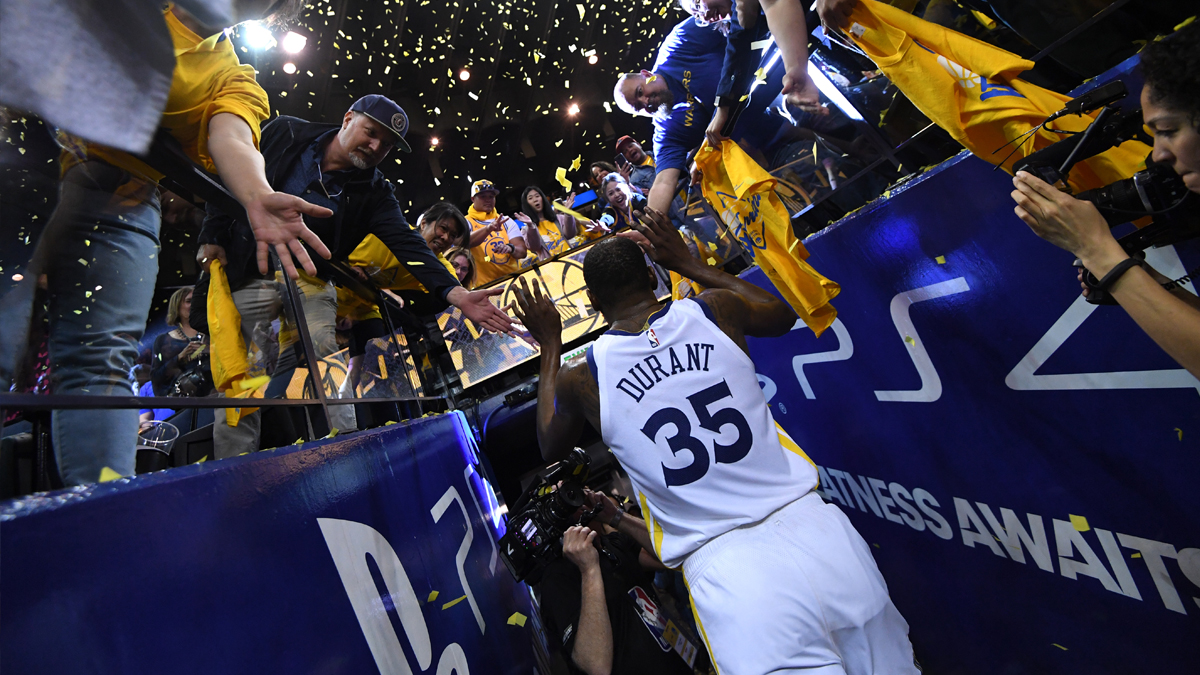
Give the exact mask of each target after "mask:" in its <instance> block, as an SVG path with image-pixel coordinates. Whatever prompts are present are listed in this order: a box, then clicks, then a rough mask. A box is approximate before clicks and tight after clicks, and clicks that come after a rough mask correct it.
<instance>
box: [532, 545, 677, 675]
mask: <svg viewBox="0 0 1200 675" xmlns="http://www.w3.org/2000/svg"><path fill="white" fill-rule="evenodd" d="M598 541H602V542H603V544H604V546H605V548H606V549H607V550H608V551H610V552H611V553H612V554H613V555H614V556H615V557H616V559H617V564H615V565H614V564H613V563H612V561H610V560H609V559H608V556H606V555H604V553H603V552H601V553H600V576H601V578H602V579H603V580H604V597H605V600H606V602H607V605H608V621H609V624H611V626H612V635H613V668H612V672H613V675H638V674H640V673H648V674H653V675H659V674H662V675H675V674H678V675H691V672H692V669H691V668H689V667H688V665H687V664H686V663H684V661H683V659H682V658H681V657H680V656H679V654H677V653H675V651H674V650H671V649H670V648H669V647H668V646H666V643H665V641H662V640H661V635H662V634H661V632H659V633H658V636H659V637H657V638H656V637H655V634H654V633H652V632H651V629H650V627H649V626H648V625H647V620H643V618H642V615H643V613H645V614H647V615H653V614H655V613H657V614H658V615H659V616H662V613H661V609H658V598H657V596H655V593H654V586H653V583H652V582H653V579H654V575H653V574H651V573H650V572H649V571H647V570H644V569H642V567H641V565H639V564H638V552H639V551H641V547H640V546H638V544H637V542H636V541H634V540H633V539H632V538H630V537H628V536H626V535H624V534H621V533H613V534H608V535H603V536H601V537H599V538H598ZM581 583H582V578H581V577H580V574H579V568H578V567H576V566H575V564H574V563H572V562H571V561H570V560H567V559H566V558H559V559H558V560H556V561H555V562H553V563H551V564H550V566H549V567H547V568H546V571H545V572H544V574H543V576H542V581H541V583H540V584H538V591H539V592H540V593H541V599H542V602H541V604H542V621H543V622H544V624H545V626H546V635H547V638H548V639H549V640H550V641H551V643H552V644H558V645H560V646H561V647H562V650H563V656H564V657H565V658H566V660H567V663H568V664H569V665H570V666H571V670H572V672H575V673H578V672H581V671H579V670H578V669H576V668H575V667H574V663H572V662H571V652H572V650H574V648H575V638H576V630H577V628H578V627H579V612H580V609H581V607H582V603H583V594H582V588H581ZM639 607H641V608H642V610H641V611H639ZM648 621H650V622H651V623H653V619H648ZM661 623H662V624H664V625H665V623H666V618H665V616H664V617H663V618H662V620H661Z"/></svg>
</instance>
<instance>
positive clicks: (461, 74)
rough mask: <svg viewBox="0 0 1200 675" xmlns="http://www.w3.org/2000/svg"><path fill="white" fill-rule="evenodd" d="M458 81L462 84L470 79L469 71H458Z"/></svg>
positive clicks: (464, 69)
mask: <svg viewBox="0 0 1200 675" xmlns="http://www.w3.org/2000/svg"><path fill="white" fill-rule="evenodd" d="M458 79H460V80H462V81H463V82H466V81H467V80H469V79H471V71H469V70H467V69H466V68H463V69H462V70H460V71H458Z"/></svg>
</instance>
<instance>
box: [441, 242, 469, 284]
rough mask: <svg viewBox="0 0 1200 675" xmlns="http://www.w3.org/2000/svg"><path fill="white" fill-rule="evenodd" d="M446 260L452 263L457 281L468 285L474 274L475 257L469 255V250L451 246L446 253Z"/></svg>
mask: <svg viewBox="0 0 1200 675" xmlns="http://www.w3.org/2000/svg"><path fill="white" fill-rule="evenodd" d="M446 260H449V261H450V264H451V265H454V275H455V276H457V277H458V281H459V283H461V284H462V285H463V286H470V285H471V282H472V281H473V280H474V276H475V259H474V258H472V257H471V251H470V250H468V249H465V248H461V247H455V248H452V249H450V252H449V253H447V254H446Z"/></svg>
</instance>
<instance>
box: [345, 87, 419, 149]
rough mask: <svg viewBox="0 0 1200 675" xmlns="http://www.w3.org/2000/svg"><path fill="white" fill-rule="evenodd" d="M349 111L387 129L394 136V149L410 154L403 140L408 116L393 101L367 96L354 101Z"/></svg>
mask: <svg viewBox="0 0 1200 675" xmlns="http://www.w3.org/2000/svg"><path fill="white" fill-rule="evenodd" d="M350 109H351V110H353V111H354V112H359V113H362V114H364V115H366V116H367V117H370V118H371V119H373V120H375V121H376V122H378V123H380V124H382V125H383V126H385V127H387V128H388V130H389V131H391V132H392V133H394V134H396V147H397V148H400V149H401V150H403V151H404V152H412V148H411V147H409V145H408V141H406V140H404V134H406V133H408V115H406V114H404V109H403V108H401V107H400V106H399V104H397V103H396V102H395V101H393V100H392V99H390V98H388V97H386V96H383V95H381V94H367V95H366V96H364V97H362V98H360V99H358V100H357V101H355V102H354V105H352V106H350Z"/></svg>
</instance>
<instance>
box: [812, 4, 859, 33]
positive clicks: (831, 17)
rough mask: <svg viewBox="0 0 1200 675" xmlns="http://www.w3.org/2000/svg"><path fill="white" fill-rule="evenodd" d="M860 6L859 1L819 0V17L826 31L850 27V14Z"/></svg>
mask: <svg viewBox="0 0 1200 675" xmlns="http://www.w3.org/2000/svg"><path fill="white" fill-rule="evenodd" d="M857 6H858V0H817V16H819V17H821V25H822V26H824V27H825V30H827V31H828V30H836V29H840V28H845V27H847V26H849V25H850V12H852V11H854V8H855V7H857Z"/></svg>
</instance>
